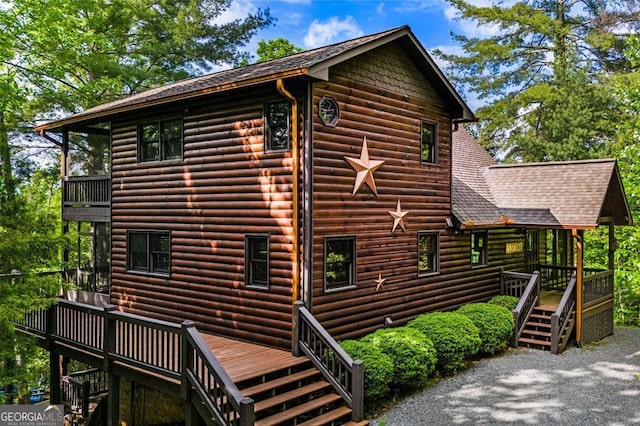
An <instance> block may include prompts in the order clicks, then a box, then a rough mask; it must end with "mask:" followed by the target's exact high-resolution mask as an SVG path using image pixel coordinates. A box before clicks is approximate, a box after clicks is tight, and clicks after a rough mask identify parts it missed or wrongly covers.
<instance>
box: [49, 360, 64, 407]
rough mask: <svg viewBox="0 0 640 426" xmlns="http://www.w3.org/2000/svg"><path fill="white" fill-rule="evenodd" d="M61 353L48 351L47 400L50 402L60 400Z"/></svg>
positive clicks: (58, 401)
mask: <svg viewBox="0 0 640 426" xmlns="http://www.w3.org/2000/svg"><path fill="white" fill-rule="evenodd" d="M61 364H62V355H58V354H57V353H55V352H53V351H50V352H49V367H50V368H49V401H51V404H52V405H54V404H60V403H61V402H62V392H61V390H62V374H61V368H62V365H61Z"/></svg>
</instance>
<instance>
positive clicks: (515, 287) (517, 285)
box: [500, 270, 531, 299]
mask: <svg viewBox="0 0 640 426" xmlns="http://www.w3.org/2000/svg"><path fill="white" fill-rule="evenodd" d="M529 281H531V274H525V273H522V272H510V271H504V270H502V271H501V274H500V294H502V295H506V296H512V297H517V298H518V299H519V298H520V297H522V294H523V293H524V291H525V289H526V288H527V285H528V284H529Z"/></svg>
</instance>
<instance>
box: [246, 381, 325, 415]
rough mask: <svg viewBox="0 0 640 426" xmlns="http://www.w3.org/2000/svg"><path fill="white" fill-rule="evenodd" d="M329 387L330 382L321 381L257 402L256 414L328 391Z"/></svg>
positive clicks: (255, 406)
mask: <svg viewBox="0 0 640 426" xmlns="http://www.w3.org/2000/svg"><path fill="white" fill-rule="evenodd" d="M328 387H329V382H326V381H324V380H320V381H317V382H314V383H311V384H309V385H306V386H302V387H300V388H297V389H294V390H291V391H289V392H285V393H281V394H279V395H276V396H274V397H272V398H268V399H264V400H262V401H256V402H255V405H254V409H255V412H256V413H257V412H260V411H263V410H266V409H268V408H271V407H275V406H276V405H280V404H284V403H285V402H287V401H291V400H294V399H296V398H300V397H304V396H308V395H309V394H311V393H313V392H317V391H319V390H322V389H326V388H328Z"/></svg>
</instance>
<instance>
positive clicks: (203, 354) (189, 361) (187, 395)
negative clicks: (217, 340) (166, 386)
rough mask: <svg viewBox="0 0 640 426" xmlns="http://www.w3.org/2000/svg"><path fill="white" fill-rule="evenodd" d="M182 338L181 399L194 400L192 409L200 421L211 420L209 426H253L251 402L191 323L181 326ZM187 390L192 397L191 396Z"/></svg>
mask: <svg viewBox="0 0 640 426" xmlns="http://www.w3.org/2000/svg"><path fill="white" fill-rule="evenodd" d="M182 339H183V343H182V351H183V352H182V380H181V384H182V390H181V393H182V396H183V398H184V399H187V400H192V399H193V398H194V397H196V398H197V400H198V401H199V402H201V404H193V406H194V407H195V408H196V409H197V410H198V411H199V412H200V415H201V416H202V418H203V419H214V420H215V423H212V424H217V425H237V426H251V425H253V424H254V420H255V410H254V401H253V399H251V398H249V397H244V396H243V395H242V392H240V389H238V387H237V386H236V384H235V383H234V382H233V380H232V379H231V378H230V377H229V375H228V374H227V372H226V370H225V369H224V368H223V367H222V365H221V364H220V362H219V361H218V360H217V358H216V357H215V355H213V353H212V352H211V349H209V346H207V343H206V342H205V341H204V339H203V338H202V335H201V334H200V333H199V332H198V330H197V329H196V327H195V325H194V323H193V322H192V321H188V320H187V321H184V322H183V323H182ZM191 388H193V389H194V390H195V395H193V394H191ZM207 424H208V423H207Z"/></svg>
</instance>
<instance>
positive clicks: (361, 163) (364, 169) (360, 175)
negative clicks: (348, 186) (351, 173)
mask: <svg viewBox="0 0 640 426" xmlns="http://www.w3.org/2000/svg"><path fill="white" fill-rule="evenodd" d="M344 159H345V160H347V162H349V164H350V165H351V167H353V169H354V170H355V171H356V173H357V174H356V183H355V185H353V194H352V195H356V192H358V190H359V189H360V187H361V186H362V184H363V183H366V184H367V186H368V187H369V188H371V191H373V193H374V194H375V195H376V197H377V196H378V189H377V188H376V181H375V180H374V179H373V172H375V171H376V170H378V168H380V166H382V164H383V163H384V161H383V160H369V150H368V149H367V137H366V136H365V137H364V142H362V152H361V153H360V158H352V157H344Z"/></svg>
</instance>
